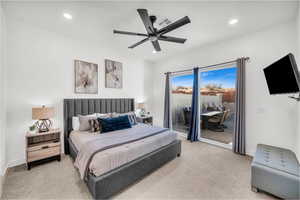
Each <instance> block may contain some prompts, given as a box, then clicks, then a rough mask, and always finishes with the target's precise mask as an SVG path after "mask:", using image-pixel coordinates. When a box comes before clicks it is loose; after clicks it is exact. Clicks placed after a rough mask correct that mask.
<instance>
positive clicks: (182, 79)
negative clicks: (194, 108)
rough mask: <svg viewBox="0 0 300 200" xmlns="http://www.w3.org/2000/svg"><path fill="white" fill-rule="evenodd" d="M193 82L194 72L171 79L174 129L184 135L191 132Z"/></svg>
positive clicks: (174, 76)
mask: <svg viewBox="0 0 300 200" xmlns="http://www.w3.org/2000/svg"><path fill="white" fill-rule="evenodd" d="M193 80H194V77H193V74H192V72H190V73H185V74H178V75H173V76H172V77H171V116H172V118H171V119H172V128H173V130H175V131H177V132H180V133H184V134H187V133H188V131H189V125H190V114H191V104H192V94H193Z"/></svg>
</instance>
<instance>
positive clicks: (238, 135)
mask: <svg viewBox="0 0 300 200" xmlns="http://www.w3.org/2000/svg"><path fill="white" fill-rule="evenodd" d="M245 65H246V59H245V58H239V59H237V79H236V95H235V120H234V121H235V124H234V133H233V151H234V152H235V153H238V154H241V155H245V154H246V133H245V95H246V92H245Z"/></svg>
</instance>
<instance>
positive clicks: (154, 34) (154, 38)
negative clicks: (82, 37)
mask: <svg viewBox="0 0 300 200" xmlns="http://www.w3.org/2000/svg"><path fill="white" fill-rule="evenodd" d="M137 11H138V13H139V15H140V17H141V19H142V21H143V23H144V25H145V28H146V31H147V34H144V33H134V32H128V31H118V30H114V33H116V34H124V35H135V36H142V37H146V38H145V39H143V40H141V41H139V42H137V43H135V44H133V45H131V46H129V47H128V48H130V49H133V48H134V47H136V46H138V45H141V44H143V43H145V42H147V41H149V40H150V41H151V42H152V45H153V47H154V49H155V51H161V48H160V45H159V43H158V40H161V41H167V42H175V43H181V44H183V43H184V42H185V41H186V39H184V38H177V37H171V36H166V35H165V34H166V33H169V32H171V31H173V30H175V29H177V28H179V27H181V26H183V25H186V24H188V23H191V21H190V19H189V17H188V16H185V17H183V18H181V19H179V20H177V21H175V22H174V23H172V24H169V25H167V26H166V27H164V28H162V29H160V30H157V29H156V28H154V26H153V24H154V22H155V21H156V16H153V15H151V16H149V15H148V11H147V10H146V9H137Z"/></svg>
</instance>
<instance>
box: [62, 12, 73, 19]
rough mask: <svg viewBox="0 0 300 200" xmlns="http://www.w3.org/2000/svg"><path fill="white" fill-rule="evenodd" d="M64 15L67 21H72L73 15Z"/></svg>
mask: <svg viewBox="0 0 300 200" xmlns="http://www.w3.org/2000/svg"><path fill="white" fill-rule="evenodd" d="M63 15H64V17H65V18H66V19H72V18H73V17H72V15H71V14H69V13H64V14H63Z"/></svg>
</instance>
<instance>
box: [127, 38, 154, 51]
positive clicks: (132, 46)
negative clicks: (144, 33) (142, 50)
mask: <svg viewBox="0 0 300 200" xmlns="http://www.w3.org/2000/svg"><path fill="white" fill-rule="evenodd" d="M148 40H149V38H145V39H143V40H141V41H139V42H137V43H135V44H133V45H131V46H129V47H128V48H130V49H133V48H134V47H136V46H138V45H140V44H143V43H144V42H147V41H148Z"/></svg>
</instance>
